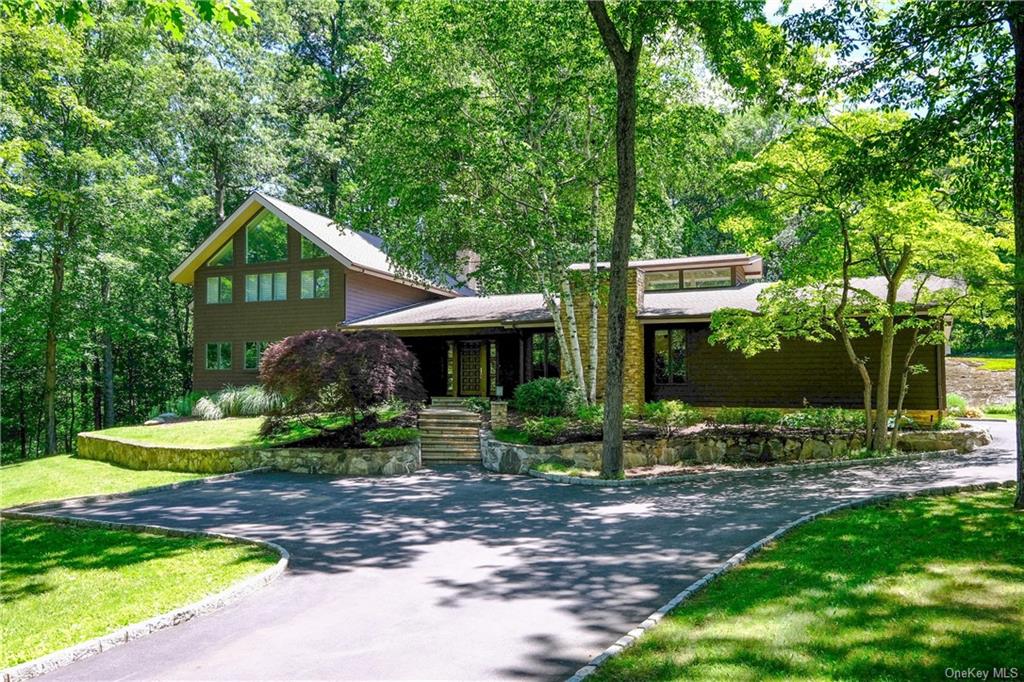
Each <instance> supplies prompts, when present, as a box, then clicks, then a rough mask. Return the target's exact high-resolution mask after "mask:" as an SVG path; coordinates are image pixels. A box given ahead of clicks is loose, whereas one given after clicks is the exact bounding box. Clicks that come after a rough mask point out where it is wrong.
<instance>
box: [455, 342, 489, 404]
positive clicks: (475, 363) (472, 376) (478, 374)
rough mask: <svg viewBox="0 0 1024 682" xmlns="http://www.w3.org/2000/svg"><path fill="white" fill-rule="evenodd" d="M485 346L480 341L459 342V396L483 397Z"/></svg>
mask: <svg viewBox="0 0 1024 682" xmlns="http://www.w3.org/2000/svg"><path fill="white" fill-rule="evenodd" d="M482 350H483V345H482V344H481V343H480V342H479V341H460V342H459V395H483V394H484V382H483V376H484V375H483V365H482V363H481V362H480V358H481V355H482Z"/></svg>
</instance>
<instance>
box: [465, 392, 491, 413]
mask: <svg viewBox="0 0 1024 682" xmlns="http://www.w3.org/2000/svg"><path fill="white" fill-rule="evenodd" d="M462 406H463V407H464V408H466V409H467V410H470V411H472V412H479V413H480V414H486V413H487V412H489V411H490V409H491V401H490V400H488V399H487V398H481V397H479V396H474V397H472V398H466V399H465V400H463V401H462Z"/></svg>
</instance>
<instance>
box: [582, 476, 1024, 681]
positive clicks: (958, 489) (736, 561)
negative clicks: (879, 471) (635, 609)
mask: <svg viewBox="0 0 1024 682" xmlns="http://www.w3.org/2000/svg"><path fill="white" fill-rule="evenodd" d="M1015 483H1016V481H1015V480H1013V479H1010V480H1006V481H994V482H991V483H974V484H969V485H950V486H938V487H935V488H922V489H920V490H911V491H905V492H898V493H886V494H883V495H873V496H871V497H865V498H863V499H860V500H851V501H849V502H841V503H839V504H835V505H832V506H831V507H826V508H825V509H822V510H820V511H816V512H811V513H809V514H805V515H803V516H801V517H800V518H798V519H796V520H795V521H791V522H790V523H787V524H786V525H784V526H782V527H780V528H778V529H776V530H775V532H773V533H771V534H770V535H767V536H765V537H763V538H761V539H760V540H758V541H757V542H755V543H753V544H752V545H749V546H748V547H745V548H744V549H742V550H740V551H739V552H737V553H736V554H734V555H733V556H732V557H730V558H729V559H728V560H727V561H726V562H725V563H723V564H721V565H719V566H718V567H717V568H716V569H715V570H713V571H711V572H710V573H708V574H706V575H705V576H704V577H703V578H701V579H700V580H697V581H695V582H693V583H691V584H690V585H689V586H687V587H686V589H684V590H683V591H682V592H679V593H678V594H677V595H676V596H674V597H672V599H671V600H669V601H668V603H666V604H665V605H664V606H662V607H661V608H660V609H658V610H657V611H655V612H654V613H652V614H651V615H650V616H648V617H647V618H646V619H645V620H644V621H643V622H642V623H640V625H638V626H637V627H635V628H633V629H632V630H630V631H629V632H628V633H626V634H625V635H623V636H622V637H620V638H619V639H618V640H616V641H615V643H614V644H612V645H611V646H610V647H608V648H607V649H605V650H604V651H602V652H601V653H600V654H598V655H597V656H595V657H594V658H592V659H590V661H589V662H588V663H587V664H586V665H585V666H583V667H582V668H580V669H579V670H577V671H576V673H575V674H574V675H573V676H572V677H570V678H568V680H566V682H581V681H582V680H585V679H586V678H588V677H590V676H591V675H593V674H594V673H595V672H596V671H597V669H598V668H600V667H601V666H602V665H603V664H604V663H605V662H606V661H607V660H608V659H610V658H614V657H616V656H618V655H619V654H621V653H622V652H623V651H625V650H626V649H628V648H629V647H631V646H632V645H633V644H635V643H636V641H637V640H638V639H640V638H641V637H643V636H644V635H645V634H646V633H647V631H648V630H650V629H651V628H653V627H655V626H656V625H657V624H658V623H659V622H660V621H661V619H662V618H664V617H665V616H666V615H668V614H669V613H670V612H672V611H673V610H675V609H676V608H677V607H678V606H679V605H680V604H682V603H683V602H685V601H687V600H688V599H690V598H692V597H693V596H694V595H696V594H697V593H698V592H700V591H701V590H703V589H704V588H705V587H707V586H708V585H709V584H710V583H711V582H712V581H714V580H715V579H716V578H719V577H721V576H722V575H723V574H724V573H726V572H728V571H730V570H732V569H733V568H735V567H736V566H739V565H740V564H742V563H745V562H746V561H747V560H748V559H750V558H751V557H753V556H754V555H755V554H757V553H758V552H759V551H761V550H762V549H764V547H765V546H766V545H768V544H770V543H772V542H775V541H776V540H778V539H779V538H781V537H782V536H783V535H786V534H787V533H789V532H790V531H792V530H793V529H795V528H797V527H799V526H802V525H804V524H805V523H809V522H811V521H814V520H815V519H818V518H820V517H822V516H826V515H828V514H833V513H835V512H837V511H842V510H845V509H855V508H859V507H868V506H872V505H876V504H879V503H882V502H888V501H892V500H903V499H911V498H914V497H929V496H937V495H955V494H957V493H962V492H970V491H974V490H995V489H997V488H1001V487H1003V486H1007V485H1013V484H1015Z"/></svg>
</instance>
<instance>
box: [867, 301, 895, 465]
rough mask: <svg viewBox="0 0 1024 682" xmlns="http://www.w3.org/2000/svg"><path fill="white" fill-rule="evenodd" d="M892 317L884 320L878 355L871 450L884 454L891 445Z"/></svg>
mask: <svg viewBox="0 0 1024 682" xmlns="http://www.w3.org/2000/svg"><path fill="white" fill-rule="evenodd" d="M894 324H895V322H894V320H893V319H892V316H887V317H886V318H885V319H884V320H882V347H881V349H880V350H879V352H878V353H879V355H878V379H877V381H876V383H875V433H874V437H873V438H872V439H871V449H872V450H875V451H877V452H883V451H884V450H885V449H886V448H887V447H888V444H889V384H890V383H891V381H892V349H893V346H894V343H895V336H896V331H895V329H894V328H893V327H894Z"/></svg>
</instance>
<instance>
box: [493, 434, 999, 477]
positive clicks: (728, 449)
mask: <svg viewBox="0 0 1024 682" xmlns="http://www.w3.org/2000/svg"><path fill="white" fill-rule="evenodd" d="M480 440H481V443H480V454H481V459H482V463H483V466H484V468H486V469H490V470H491V471H497V472H500V473H505V474H525V473H527V472H528V471H529V470H530V469H534V468H536V467H537V466H538V465H540V464H544V463H547V462H561V463H563V464H567V465H571V466H575V467H579V468H581V469H600V468H601V443H600V442H591V443H567V444H564V445H517V444H514V443H504V442H502V441H499V440H496V439H495V438H494V437H493V435H492V434H491V433H490V432H484V433H483V434H482V435H481V439H480ZM991 441H992V438H991V436H989V434H988V431H985V430H984V429H981V428H965V429H956V430H955V431H918V432H911V433H906V434H903V435H901V437H900V440H899V449H900V450H904V451H907V452H923V451H930V450H956V451H957V452H970V451H971V450H973V449H974V448H976V447H978V446H980V445H987V444H988V443H990V442H991ZM862 445H863V443H862V440H861V437H860V435H859V434H855V433H823V432H813V431H809V430H799V431H797V430H793V431H784V430H781V429H773V430H771V431H754V430H750V429H745V428H727V427H719V428H713V429H705V430H703V431H699V432H696V433H692V434H687V435H685V436H682V437H679V438H673V439H658V440H627V441H625V442H624V443H623V459H624V460H625V465H626V468H627V469H630V468H634V467H641V466H653V465H656V464H664V465H676V464H722V463H725V464H750V463H773V462H799V461H807V460H821V459H841V458H843V457H845V456H846V454H847V453H848V452H850V451H851V450H857V449H859V448H860V447H862Z"/></svg>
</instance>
